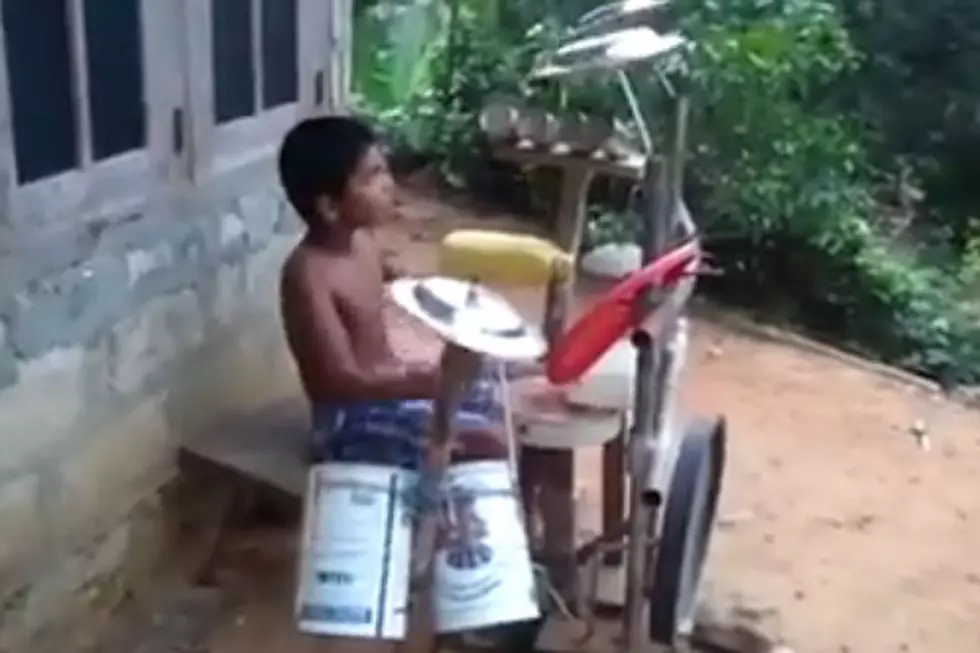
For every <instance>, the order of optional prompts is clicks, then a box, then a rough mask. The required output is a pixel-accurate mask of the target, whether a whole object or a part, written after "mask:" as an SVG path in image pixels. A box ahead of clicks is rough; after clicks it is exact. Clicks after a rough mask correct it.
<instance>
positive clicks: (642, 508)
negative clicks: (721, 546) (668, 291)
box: [623, 97, 688, 651]
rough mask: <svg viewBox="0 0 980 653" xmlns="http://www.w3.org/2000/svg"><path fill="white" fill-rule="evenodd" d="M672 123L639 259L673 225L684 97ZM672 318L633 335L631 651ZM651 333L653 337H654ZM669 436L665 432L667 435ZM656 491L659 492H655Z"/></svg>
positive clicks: (651, 182)
mask: <svg viewBox="0 0 980 653" xmlns="http://www.w3.org/2000/svg"><path fill="white" fill-rule="evenodd" d="M675 101H676V113H675V120H674V125H673V140H672V147H671V148H670V154H669V156H668V157H667V159H666V160H663V159H659V160H657V161H655V160H654V159H653V158H651V159H650V160H649V161H648V164H647V184H648V185H647V188H648V189H650V190H652V191H654V192H652V193H650V194H651V195H652V197H650V198H648V201H649V204H648V206H647V211H646V218H647V220H646V232H647V233H646V234H645V236H646V238H645V239H644V240H645V242H644V243H643V255H644V256H643V258H644V261H645V262H649V261H651V260H653V259H654V258H656V257H657V256H660V255H661V254H662V253H663V252H664V251H665V250H666V249H667V247H668V245H669V243H670V241H671V238H672V236H673V233H674V231H675V227H676V224H677V222H676V221H677V219H678V216H677V213H678V211H677V209H678V206H679V203H680V193H681V188H682V185H683V166H684V142H685V139H686V132H687V108H688V105H687V99H686V98H684V97H678V98H676V99H675ZM663 300H664V293H663V292H662V291H660V290H653V291H651V292H649V293H647V296H646V297H644V298H643V300H642V301H643V302H644V305H643V306H640V307H638V310H640V311H643V313H644V314H645V313H646V312H648V311H649V310H650V309H651V308H652V305H653V304H655V303H657V302H660V301H663ZM676 327H677V321H676V320H674V319H669V320H668V321H667V322H666V323H664V324H662V325H661V329H662V331H661V332H660V333H659V334H650V333H648V332H646V331H645V330H639V331H638V332H637V334H636V336H637V338H636V342H635V344H636V345H637V361H636V362H637V374H636V393H635V397H634V420H635V429H634V432H633V434H632V437H631V441H630V446H629V452H630V454H629V455H630V475H631V480H632V482H631V484H630V502H629V509H630V513H629V515H630V517H629V518H630V538H629V547H628V550H627V556H626V609H625V611H624V616H623V631H624V636H625V642H624V649H625V650H626V651H632V650H633V649H634V648H636V647H637V646H638V645H639V643H640V642H641V641H644V637H643V635H644V632H643V629H642V628H643V627H642V624H643V609H644V607H645V601H644V596H643V591H644V586H645V582H646V578H647V569H646V567H647V562H648V556H647V551H648V548H647V546H646V543H647V540H648V539H649V536H650V534H651V532H652V530H653V528H654V526H655V524H656V521H657V507H658V505H657V503H658V502H653V503H651V502H649V501H648V500H647V494H648V490H647V487H646V481H647V479H649V477H650V475H651V474H652V473H655V472H654V471H653V470H656V469H657V467H658V464H659V462H658V458H659V456H660V453H661V451H660V450H659V448H660V447H661V446H662V445H663V444H664V443H663V442H662V439H663V436H664V435H665V434H666V431H665V430H664V412H665V408H666V407H667V406H668V404H669V402H670V399H671V398H670V397H668V392H669V386H670V385H671V384H670V383H669V379H670V376H671V375H672V372H673V368H674V362H673V360H672V353H673V351H674V350H675V347H674V346H672V343H673V344H676ZM655 336H658V337H656V338H655ZM668 437H669V435H668ZM654 496H658V495H656V494H655V495H654Z"/></svg>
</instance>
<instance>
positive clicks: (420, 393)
mask: <svg viewBox="0 0 980 653" xmlns="http://www.w3.org/2000/svg"><path fill="white" fill-rule="evenodd" d="M296 277H297V278H296V279H295V285H294V286H293V292H295V293H296V300H297V301H296V305H297V306H298V307H300V310H301V311H302V313H303V315H302V317H303V318H304V320H305V321H306V323H307V324H308V325H309V334H310V337H311V339H312V343H311V345H312V346H311V347H310V348H309V351H311V352H312V355H314V356H316V358H317V361H316V363H317V366H318V368H319V370H320V374H319V377H318V381H319V384H318V386H319V387H318V388H317V389H318V390H319V391H320V392H323V393H326V394H328V395H329V397H328V398H329V400H331V401H336V400H346V401H373V400H381V399H431V398H433V397H435V396H436V394H437V393H438V389H439V368H438V366H425V367H422V366H404V365H399V366H392V367H384V368H377V369H364V368H363V367H361V366H360V365H359V364H358V362H357V358H356V357H355V356H354V352H353V348H352V346H351V341H350V336H349V335H348V333H347V329H346V327H345V326H344V323H343V321H342V320H341V318H340V314H339V312H338V311H337V306H336V301H335V299H334V294H333V293H332V292H331V291H330V289H329V288H324V287H323V279H322V277H320V278H318V279H315V278H314V275H313V273H312V272H311V271H310V270H309V269H308V268H307V269H301V270H299V271H297V274H296ZM313 399H316V397H313Z"/></svg>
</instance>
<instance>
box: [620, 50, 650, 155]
mask: <svg viewBox="0 0 980 653" xmlns="http://www.w3.org/2000/svg"><path fill="white" fill-rule="evenodd" d="M616 77H617V78H618V79H619V87H620V88H621V89H623V95H625V96H626V104H628V105H629V108H630V113H631V114H633V121H634V122H635V123H636V128H637V130H638V131H639V132H640V141H641V142H642V143H643V150H644V152H646V155H647V157H652V156H653V137H652V136H651V135H650V127H649V126H648V123H647V117H646V116H644V115H643V109H642V108H641V106H640V98H639V96H638V95H637V94H636V88H635V87H634V86H633V82H632V80H630V78H629V75H627V74H626V71H625V70H620V71H619V74H618V75H616Z"/></svg>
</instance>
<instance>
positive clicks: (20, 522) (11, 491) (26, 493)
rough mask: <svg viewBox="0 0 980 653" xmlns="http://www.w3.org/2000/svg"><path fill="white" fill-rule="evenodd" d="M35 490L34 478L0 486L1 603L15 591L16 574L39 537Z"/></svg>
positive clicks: (38, 515)
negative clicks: (1, 534)
mask: <svg viewBox="0 0 980 653" xmlns="http://www.w3.org/2000/svg"><path fill="white" fill-rule="evenodd" d="M38 486H39V480H38V477H37V476H35V475H34V474H24V475H23V476H20V477H19V478H16V479H14V480H10V481H7V482H5V483H2V484H0V524H2V527H0V528H2V533H3V536H2V537H0V603H3V601H4V599H5V598H6V597H7V596H8V595H9V593H11V592H12V591H13V590H14V589H15V588H16V587H17V582H16V581H17V580H19V576H20V574H19V573H18V572H19V571H20V569H21V568H22V567H23V566H24V560H25V558H26V557H28V554H29V553H30V552H31V551H32V550H34V549H35V548H36V547H37V539H38V538H39V537H40V536H41V523H42V521H41V517H40V506H39V505H38Z"/></svg>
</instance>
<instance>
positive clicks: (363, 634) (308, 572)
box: [295, 463, 416, 640]
mask: <svg viewBox="0 0 980 653" xmlns="http://www.w3.org/2000/svg"><path fill="white" fill-rule="evenodd" d="M415 482H416V475H415V473H413V472H411V471H407V470H403V469H398V468H395V467H387V466H379V465H366V464H350V463H326V464H322V465H316V466H314V467H313V468H312V469H311V470H310V472H309V477H308V482H307V492H306V498H305V509H304V513H305V514H304V520H303V537H302V540H301V542H300V545H301V548H300V562H299V579H298V580H299V582H298V588H297V592H296V604H295V616H296V622H297V627H298V629H299V630H300V631H301V632H304V633H310V634H315V635H329V636H336V637H355V638H371V639H385V640H399V639H403V638H404V637H405V633H406V627H407V617H408V609H407V608H408V583H409V573H410V556H411V546H412V522H411V518H410V515H409V514H407V512H406V509H405V505H404V496H405V492H406V490H408V489H410V488H411V487H412V486H414V484H415Z"/></svg>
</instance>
